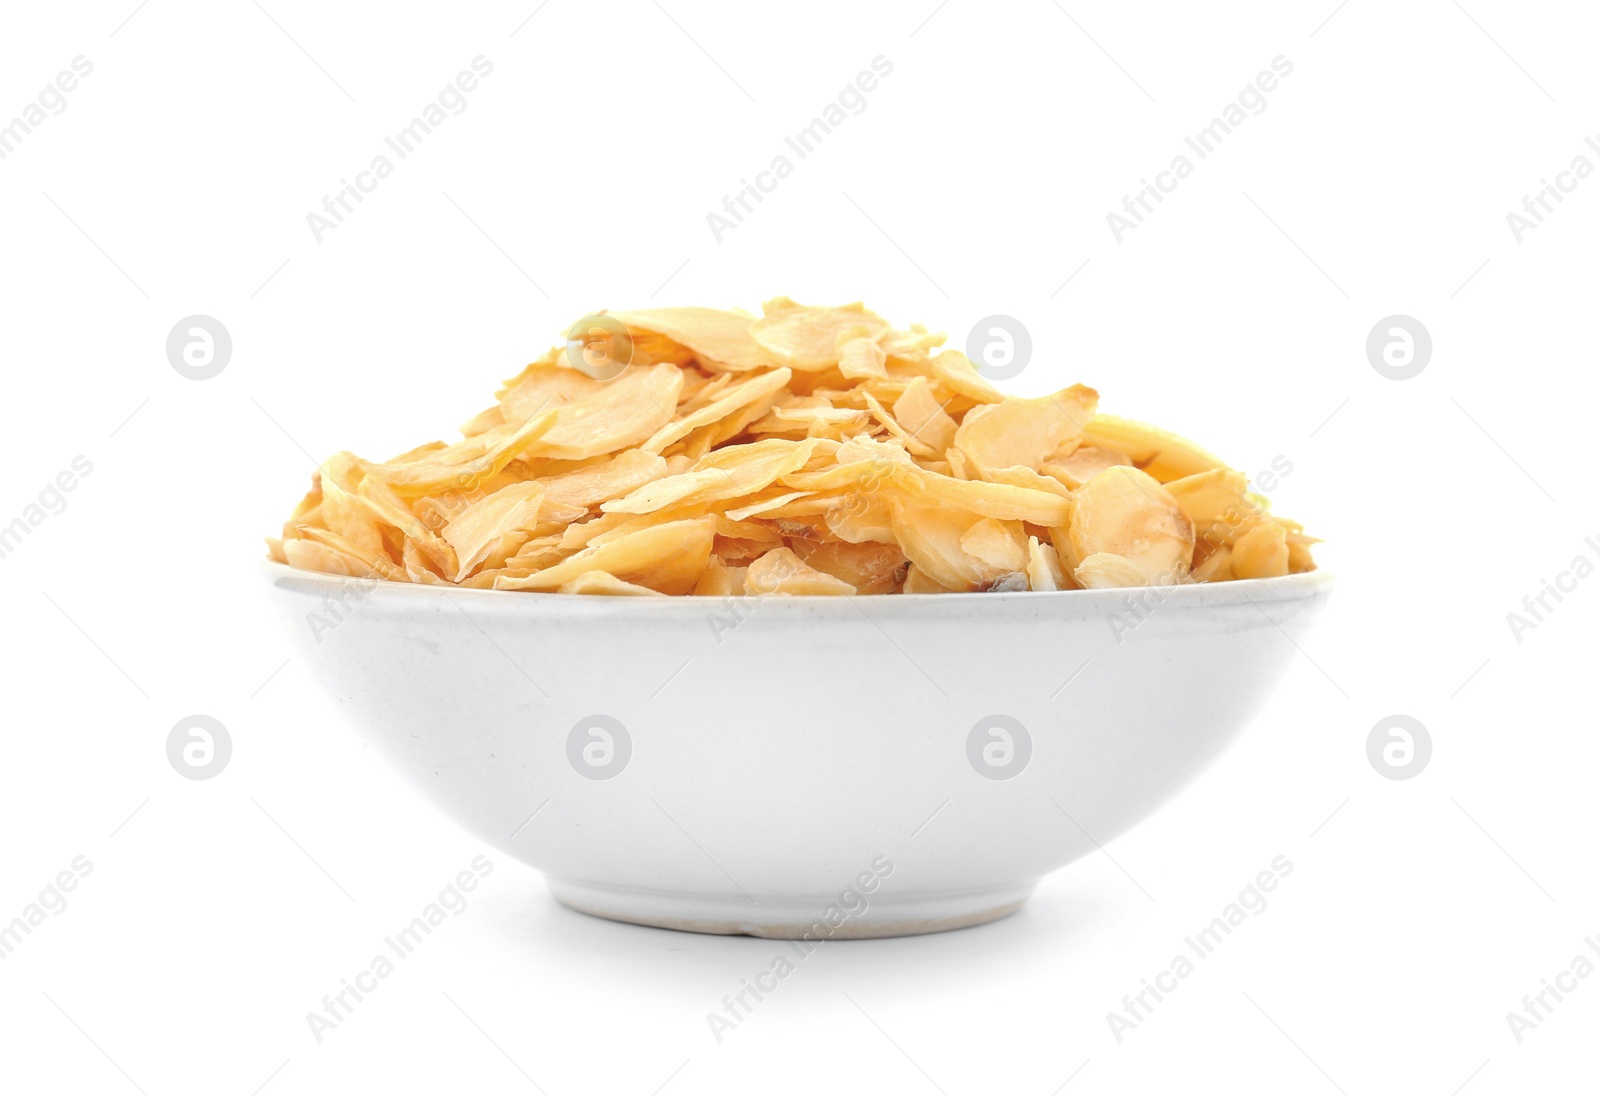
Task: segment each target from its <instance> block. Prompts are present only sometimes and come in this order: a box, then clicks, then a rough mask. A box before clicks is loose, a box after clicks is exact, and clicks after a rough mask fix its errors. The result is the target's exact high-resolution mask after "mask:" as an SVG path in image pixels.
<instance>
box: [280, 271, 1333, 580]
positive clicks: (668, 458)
mask: <svg viewBox="0 0 1600 1096" xmlns="http://www.w3.org/2000/svg"><path fill="white" fill-rule="evenodd" d="M943 342H944V336H943V335H938V334H930V333H929V332H928V331H927V330H926V329H924V328H923V327H921V326H920V325H916V324H913V325H912V327H911V328H910V329H909V330H905V331H899V330H894V329H892V328H891V327H890V326H889V324H888V323H887V322H885V321H884V320H883V319H882V318H881V317H879V316H877V315H875V314H873V313H872V312H869V311H867V310H866V309H865V308H863V307H862V306H861V305H860V304H853V305H846V306H844V307H841V308H813V307H807V306H803V305H798V304H795V303H794V302H793V301H791V300H788V299H787V298H781V297H780V298H778V299H776V300H773V301H769V302H767V304H766V305H765V306H764V314H763V315H762V316H761V317H759V318H758V317H754V316H750V315H747V314H744V313H740V312H724V311H719V310H716V309H708V308H661V309H649V310H645V311H637V312H615V313H603V314H599V315H596V316H590V317H585V318H584V319H583V320H580V321H579V322H578V324H577V325H576V326H575V327H574V328H573V331H572V334H571V336H570V337H569V340H568V343H567V345H566V346H564V347H558V348H556V349H553V350H551V351H550V352H548V353H547V354H545V355H544V356H543V357H542V358H540V359H539V360H538V361H536V362H534V363H533V364H532V365H530V366H528V367H527V368H526V369H524V370H523V371H522V372H521V373H520V374H519V375H518V376H516V377H515V378H513V379H512V380H510V381H508V382H506V385H505V387H504V388H503V389H502V390H501V392H500V393H499V397H498V401H497V402H496V403H495V405H494V406H493V407H490V408H489V409H488V410H486V411H484V412H483V413H482V414H480V415H478V416H477V417H475V418H474V419H473V420H472V421H471V422H469V423H467V424H466V425H465V426H464V427H463V428H462V432H463V434H464V435H465V437H464V439H463V440H462V441H458V442H456V443H454V444H452V445H446V444H445V443H443V442H431V443H429V444H427V445H423V446H420V447H418V448H416V449H413V450H411V451H410V452H408V453H402V454H401V455H400V456H398V457H395V458H394V459H392V460H389V461H385V462H382V463H372V462H369V461H365V460H362V459H361V458H359V457H356V456H354V455H352V454H350V453H340V454H338V455H337V456H335V457H333V458H331V459H330V460H328V461H327V462H326V463H325V464H324V465H323V466H322V468H321V469H320V470H319V471H318V473H317V475H316V476H315V477H314V481H313V486H312V489H311V491H310V493H309V494H307V495H306V497H305V498H304V499H303V500H302V501H301V503H300V505H299V506H298V507H296V508H295V511H294V513H293V515H292V516H291V517H290V518H289V520H288V522H287V523H285V525H284V529H283V535H282V537H281V538H275V539H271V540H269V541H268V546H269V550H270V552H271V555H272V557H273V558H274V559H276V560H278V561H279V562H282V563H288V564H290V565H292V566H294V567H298V568H302V569H305V570H311V571H322V572H327V573H331V574H338V575H349V576H359V577H370V578H380V579H386V580H389V581H394V582H420V583H432V584H439V585H458V586H469V587H492V588H493V589H496V590H540V591H551V592H559V593H568V594H638V595H647V596H657V595H662V594H701V595H711V596H716V597H725V596H730V595H752V596H759V595H767V594H789V595H795V594H897V593H905V594H932V593H950V592H964V591H1020V590H1066V589H1076V588H1098V587H1122V586H1151V585H1171V584H1177V583H1187V582H1215V581H1221V580H1226V579H1240V578H1270V577H1274V576H1279V575H1286V574H1291V573H1297V572H1301V571H1309V570H1312V569H1313V568H1314V567H1315V564H1314V563H1313V562H1312V559H1311V553H1310V546H1311V544H1313V543H1315V541H1314V540H1313V538H1310V537H1307V536H1306V535H1304V533H1303V532H1302V529H1301V526H1299V525H1298V524H1296V523H1295V522H1292V521H1287V520H1285V519H1283V518H1279V517H1274V516H1272V515H1271V514H1269V513H1268V510H1267V502H1266V500H1265V499H1264V498H1262V497H1260V496H1259V495H1257V494H1255V493H1253V492H1252V491H1251V490H1250V485H1249V484H1248V482H1247V481H1246V479H1245V477H1244V475H1243V474H1242V473H1240V472H1237V471H1234V470H1233V469H1230V468H1228V467H1227V466H1226V465H1224V464H1223V463H1222V461H1220V460H1219V459H1217V458H1216V457H1214V456H1212V455H1211V454H1210V453H1208V452H1206V451H1205V450H1204V449H1201V448H1200V447H1198V446H1196V445H1194V444H1193V443H1192V442H1189V441H1186V440H1184V439H1183V438H1180V437H1176V436H1174V435H1172V434H1169V433H1167V432H1166V431H1163V430H1160V429H1158V428H1156V427H1153V426H1146V425H1144V424H1142V423H1137V422H1130V421H1128V420H1126V419H1119V418H1113V417H1111V416H1109V415H1103V414H1100V413H1099V412H1098V410H1097V404H1098V400H1099V396H1098V394H1097V393H1096V392H1095V391H1094V389H1092V388H1086V387H1084V386H1082V385H1073V386H1072V387H1071V388H1066V389H1063V390H1062V391H1060V392H1056V393H1054V394H1053V395H1048V396H1041V397H1038V398H1035V399H1022V398H1019V397H1015V396H1006V395H1003V394H1002V393H1000V392H999V391H998V390H996V389H995V388H994V387H993V386H992V385H990V384H989V382H988V381H986V380H985V379H984V378H983V377H981V376H980V375H979V374H978V371H977V370H976V369H975V368H974V367H973V365H972V363H971V362H970V361H968V360H967V358H966V357H965V356H964V355H963V354H961V353H959V352H957V351H954V350H943V351H941V350H939V349H938V348H939V346H940V345H941V344H942V343H943Z"/></svg>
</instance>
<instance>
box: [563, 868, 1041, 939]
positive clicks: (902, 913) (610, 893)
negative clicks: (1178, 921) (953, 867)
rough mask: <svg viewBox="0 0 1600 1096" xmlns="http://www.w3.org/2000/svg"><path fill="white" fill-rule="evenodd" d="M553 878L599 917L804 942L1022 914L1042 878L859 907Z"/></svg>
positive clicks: (882, 898) (578, 906) (886, 898)
mask: <svg viewBox="0 0 1600 1096" xmlns="http://www.w3.org/2000/svg"><path fill="white" fill-rule="evenodd" d="M549 879H550V890H551V892H552V893H553V894H554V895H555V897H556V901H558V902H560V903H561V904H562V905H564V906H566V907H567V908H568V909H574V910H577V911H578V912H579V913H587V914H590V915H591V916H594V917H604V918H606V919H607V920H610V921H625V922H627V923H629V924H633V925H648V926H651V927H654V928H662V929H675V930H677V931H679V932H703V933H713V934H717V935H722V936H761V937H765V938H767V939H772V940H797V941H828V940H867V939H873V938H876V937H884V936H916V935H919V934H921V933H928V932H947V931H949V930H950V929H961V928H967V927H969V926H972V925H982V924H986V923H987V922H990V921H996V920H999V919H1000V918H1002V917H1004V916H1006V915H1007V914H1010V913H1015V912H1016V911H1017V910H1018V909H1019V908H1021V906H1022V904H1023V903H1024V902H1026V901H1027V900H1028V896H1029V895H1031V894H1032V893H1033V888H1034V885H1035V883H1036V882H1037V880H1028V881H1027V882H1024V883H1013V884H1007V885H1004V886H998V887H987V888H982V889H977V890H964V891H946V892H941V893H931V894H911V895H898V894H897V895H891V894H886V893H880V894H870V895H864V896H863V897H864V898H865V900H866V902H867V905H866V907H865V908H858V909H857V911H856V912H854V913H851V912H850V911H849V910H847V909H846V908H845V906H844V904H843V903H842V902H841V900H840V896H839V895H838V894H831V895H828V894H819V895H815V896H811V895H801V896H794V895H789V896H781V897H780V896H758V900H757V901H754V902H752V901H751V900H749V899H747V898H746V897H745V896H744V895H735V896H733V897H728V896H725V895H708V894H684V893H682V892H680V891H655V890H643V889H639V888H634V887H615V886H609V885H607V884H604V883H588V882H582V881H579V880H576V879H559V878H556V877H554V876H551V877H549ZM851 901H854V900H853V899H851ZM830 920H831V921H833V922H836V923H834V924H830Z"/></svg>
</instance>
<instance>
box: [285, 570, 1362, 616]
mask: <svg viewBox="0 0 1600 1096" xmlns="http://www.w3.org/2000/svg"><path fill="white" fill-rule="evenodd" d="M260 565H261V569H262V573H263V575H264V577H265V578H266V579H267V580H268V582H269V584H270V585H271V586H273V587H275V588H280V589H283V588H286V589H290V590H293V591H294V592H296V593H301V594H308V595H311V596H314V597H316V598H318V599H319V600H320V599H322V598H324V597H327V596H330V595H333V594H337V593H344V594H345V596H348V591H349V590H350V589H351V587H352V586H355V587H356V588H357V589H358V591H359V593H360V595H361V600H362V601H363V602H366V601H369V600H371V599H372V598H374V597H378V598H382V599H384V600H386V601H391V602H392V603H395V604H398V603H400V602H402V601H404V600H406V599H412V601H413V604H423V603H424V602H423V601H422V600H421V599H427V598H443V599H445V600H446V601H447V602H454V601H455V600H456V599H457V598H466V599H468V600H469V602H470V604H472V605H473V607H474V608H475V609H482V608H490V607H493V606H499V607H500V608H501V609H514V608H516V607H519V606H520V607H522V608H523V609H525V610H527V611H530V612H542V611H545V610H550V609H560V610H563V611H564V612H565V611H571V612H575V613H576V612H585V611H590V610H596V611H601V612H603V613H604V614H605V615H608V616H611V615H617V614H618V613H635V612H637V613H641V614H642V613H666V612H670V611H672V608H673V607H677V608H678V609H685V608H687V609H690V610H692V611H693V612H694V613H695V615H697V616H698V615H700V614H702V613H704V612H706V611H708V610H713V609H718V608H721V607H723V606H727V605H752V604H757V603H759V604H760V605H761V606H763V615H765V614H766V613H767V612H769V611H771V610H772V609H773V608H776V609H778V611H807V612H808V613H814V612H816V611H819V610H820V611H827V610H828V609H829V608H835V609H840V610H843V611H844V612H847V613H854V612H857V611H860V612H864V611H865V610H862V609H861V608H860V606H861V604H862V603H863V602H865V603H867V604H870V605H872V606H873V607H874V610H875V611H874V613H873V614H872V615H873V616H874V617H878V616H881V615H882V614H881V613H879V612H877V611H876V610H878V609H879V608H882V609H884V610H886V611H888V612H890V613H896V614H905V613H912V612H916V613H923V612H926V611H928V610H933V611H935V612H937V611H939V610H940V608H941V607H942V608H944V609H948V610H953V611H955V612H956V613H957V614H959V615H967V614H969V613H970V612H971V610H972V608H973V607H974V606H976V605H979V604H981V605H983V606H985V607H986V608H991V609H994V610H996V611H1002V610H1017V609H1021V608H1032V609H1035V610H1039V609H1046V608H1049V609H1052V610H1054V611H1056V612H1068V611H1070V612H1072V613H1074V614H1076V613H1100V612H1115V611H1120V610H1125V609H1126V608H1127V606H1128V599H1129V598H1130V597H1132V596H1134V595H1136V594H1137V593H1138V592H1139V591H1141V590H1144V591H1159V592H1160V595H1159V596H1160V601H1159V604H1160V606H1161V607H1162V608H1163V609H1165V608H1188V609H1198V608H1207V607H1211V606H1217V605H1243V604H1247V603H1255V604H1257V605H1259V604H1262V603H1273V602H1284V601H1298V600H1302V599H1307V598H1313V597H1316V596H1318V595H1322V594H1326V593H1328V592H1330V591H1331V590H1332V588H1333V586H1334V585H1335V582H1336V578H1335V575H1334V573H1333V572H1332V571H1329V570H1327V569H1326V568H1318V569H1317V570H1314V571H1305V572H1302V573H1300V574H1296V575H1283V576H1280V577H1278V578H1249V579H1231V580H1229V581H1227V582H1191V583H1183V584H1180V585H1172V586H1119V587H1113V588H1109V589H1102V590H1040V591H1034V590H1019V591H1014V592H1007V593H948V594H875V595H867V594H857V595H852V596H847V597H840V596H836V595H833V596H830V595H824V594H800V595H778V596H762V595H753V596H752V595H739V596H720V597H719V596H712V595H707V594H680V595H676V596H663V597H615V596H605V595H600V594H558V593H555V592H554V591H545V590H484V589H478V588H474V587H463V586H446V585H431V584H428V583H413V582H391V581H389V580H387V579H379V578H352V577H350V576H348V575H334V574H329V573H327V572H325V571H306V570H302V569H300V568H297V567H291V566H289V565H288V564H287V563H279V562H278V561H277V560H274V559H272V558H270V557H263V558H262V559H261V561H260Z"/></svg>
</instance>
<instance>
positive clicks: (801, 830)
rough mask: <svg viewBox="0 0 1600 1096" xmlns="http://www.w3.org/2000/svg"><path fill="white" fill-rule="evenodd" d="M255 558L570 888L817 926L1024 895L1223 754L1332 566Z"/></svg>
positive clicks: (342, 661)
mask: <svg viewBox="0 0 1600 1096" xmlns="http://www.w3.org/2000/svg"><path fill="white" fill-rule="evenodd" d="M267 572H268V578H269V580H270V583H271V586H272V594H273V600H274V602H275V604H276V605H277V606H278V607H279V609H280V610H281V611H282V614H283V617H284V619H285V622H286V624H287V626H288V630H289V634H290V635H291V636H293V637H294V640H295V642H296V644H297V646H298V648H299V653H300V656H301V657H302V659H303V660H304V662H305V663H306V664H307V665H309V666H310V667H311V669H312V672H313V674H314V675H315V676H316V677H317V678H318V679H319V680H320V681H321V683H322V686H323V688H324V689H326V691H327V692H328V693H329V695H330V696H331V697H332V699H333V700H334V702H335V704H336V705H337V708H338V710H339V711H340V712H341V713H342V714H343V715H344V716H345V717H346V718H347V719H348V720H349V721H350V722H351V723H352V724H353V725H354V726H355V729H356V730H357V732H358V733H360V734H361V735H362V736H363V737H364V738H365V740H366V741H367V742H368V743H369V744H370V745H372V746H373V747H374V748H376V749H377V750H378V751H379V752H380V753H382V754H384V755H386V756H387V757H388V758H389V759H390V760H391V761H392V762H393V763H394V764H395V765H396V766H398V767H399V769H400V770H401V772H402V773H404V774H405V775H406V776H407V777H408V778H409V779H410V781H411V782H412V783H413V784H414V785H415V786H416V787H418V788H419V789H421V791H422V792H423V793H424V794H425V795H426V796H427V797H428V798H429V799H431V800H432V801H433V802H434V803H436V804H437V805H438V806H439V807H440V808H441V809H442V810H443V811H444V812H445V813H446V814H448V815H450V816H451V817H452V818H454V819H455V820H456V821H458V822H459V823H460V824H461V825H462V826H464V827H466V828H467V829H468V830H470V831H471V832H472V833H474V834H476V835H477V836H478V837H480V838H482V839H483V840H484V841H486V842H488V843H489V844H491V845H493V846H494V847H496V848H498V849H500V850H502V851H503V852H505V853H507V854H509V855H511V856H514V857H516V858H517V859H519V860H522V861H525V862H526V863H528V864H531V865H533V866H534V867H536V868H538V869H540V870H541V871H543V872H545V873H546V875H547V876H548V877H549V880H550V886H551V888H552V890H553V891H554V892H555V895H556V897H557V898H558V899H559V900H560V901H562V902H563V903H565V904H566V905H568V906H571V907H573V908H574V909H579V910H583V911H585V912H588V913H593V914H598V915H600V916H602V917H609V918H614V919H617V920H622V921H632V922H637V923H640V924H647V925H659V926H664V927H670V928H676V929H690V930H694V931H699V932H720V933H748V934H753V935H757V936H775V937H789V938H796V937H811V938H815V939H829V938H840V937H863V936H888V935H898V934H906V933H917V932H932V931H937V930H941V929H948V928H955V927H959V926H962V925H972V924H979V923H982V922H984V921H988V920H992V919H994V918H997V917H1001V916H1003V915H1005V914H1007V913H1009V912H1011V911H1012V910H1015V909H1016V908H1017V907H1019V906H1020V905H1021V904H1022V903H1023V902H1024V901H1026V900H1027V898H1028V895H1029V894H1030V893H1031V892H1032V890H1033V888H1034V885H1035V884H1036V883H1037V882H1038V880H1039V878H1040V877H1041V876H1043V875H1044V874H1045V873H1046V872H1050V871H1053V870H1055V869H1056V868H1059V867H1061V866H1062V865H1064V864H1067V863H1070V862H1071V861H1073V860H1075V859H1077V858H1078V857H1080V856H1083V855H1084V854H1085V853H1087V852H1091V851H1093V850H1094V849H1095V848H1096V847H1097V845H1104V844H1106V843H1107V842H1109V841H1110V840H1111V839H1112V838H1114V837H1116V836H1117V835H1118V834H1120V833H1122V832H1124V831H1125V830H1127V829H1128V828H1129V827H1131V826H1132V825H1134V824H1135V823H1136V822H1138V821H1139V820H1140V819H1142V818H1144V817H1145V816H1146V815H1148V814H1150V813H1151V812H1152V811H1154V810H1155V809H1156V808H1157V807H1159V806H1161V804H1162V803H1164V802H1165V801H1166V800H1167V799H1169V798H1170V797H1171V796H1172V795H1173V794H1174V793H1176V792H1177V791H1178V790H1179V789H1180V788H1181V787H1183V786H1184V785H1185V784H1186V783H1187V782H1188V781H1189V780H1191V779H1193V778H1194V777H1195V776H1196V775H1197V774H1198V773H1199V772H1200V771H1201V770H1202V769H1204V768H1205V767H1206V766H1207V765H1209V764H1210V763H1211V761H1212V760H1213V759H1214V758H1215V757H1217V755H1218V754H1219V753H1221V752H1222V749H1223V747H1224V746H1226V745H1227V743H1228V742H1229V741H1230V740H1231V739H1232V738H1233V737H1234V736H1235V735H1236V734H1237V733H1238V732H1239V731H1240V730H1241V729H1242V728H1243V727H1244V725H1245V724H1246V722H1247V721H1248V720H1249V719H1250V717H1251V715H1252V714H1253V713H1254V712H1255V711H1256V709H1257V707H1258V706H1259V705H1260V703H1261V702H1262V700H1263V699H1264V697H1265V696H1266V694H1267V692H1268V690H1269V689H1270V688H1271V687H1272V685H1273V683H1274V682H1275V680H1276V679H1277V678H1278V676H1279V674H1280V673H1281V671H1282V669H1283V667H1284V665H1285V664H1286V662H1287V661H1288V660H1289V659H1290V658H1292V657H1295V649H1294V646H1293V644H1292V643H1291V641H1290V639H1289V636H1290V635H1295V636H1296V637H1298V633H1299V631H1300V630H1301V629H1302V628H1303V627H1304V626H1305V625H1306V623H1307V622H1308V621H1309V619H1310V618H1311V617H1312V616H1313V615H1314V613H1315V611H1316V610H1317V609H1319V608H1320V607H1321V605H1322V604H1323V602H1324V601H1325V599H1326V598H1325V595H1326V594H1327V592H1328V590H1329V588H1330V585H1331V580H1330V578H1329V576H1328V575H1327V574H1326V573H1324V572H1320V571H1319V572H1313V573H1310V574H1304V575H1293V576H1290V577H1287V578H1277V579H1264V580H1252V581H1244V582H1228V583H1218V584H1214V585H1189V586H1177V587H1164V588H1155V589H1147V590H1094V591H1087V590H1079V591H1064V592H1060V593H1005V594H948V595H922V596H897V597H861V598H827V597H801V598H769V599H766V600H762V601H752V602H724V601H722V600H717V599H710V598H697V597H681V598H617V597H598V596H573V595H561V594H538V593H523V592H497V591H479V590H460V589H455V588H443V587H429V586H409V585H401V584H391V583H378V582H365V581H362V580H355V579H346V578H338V577H334V576H329V575H321V574H312V573H308V572H304V571H296V570H292V569H290V568H288V567H284V566H281V565H277V564H268V565H267Z"/></svg>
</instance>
